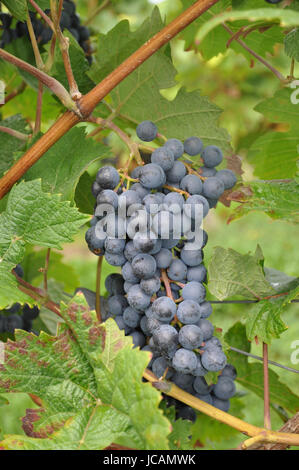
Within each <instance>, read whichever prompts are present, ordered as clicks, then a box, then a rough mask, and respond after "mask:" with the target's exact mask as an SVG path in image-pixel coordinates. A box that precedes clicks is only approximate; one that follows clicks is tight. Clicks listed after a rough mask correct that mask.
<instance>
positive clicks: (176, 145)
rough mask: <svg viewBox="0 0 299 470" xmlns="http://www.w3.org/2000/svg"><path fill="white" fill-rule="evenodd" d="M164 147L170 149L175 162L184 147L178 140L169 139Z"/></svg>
mask: <svg viewBox="0 0 299 470" xmlns="http://www.w3.org/2000/svg"><path fill="white" fill-rule="evenodd" d="M164 147H166V148H168V149H170V150H171V151H172V152H173V155H174V158H175V160H177V159H178V158H180V157H181V156H182V155H183V153H184V145H183V143H182V142H181V141H180V140H178V139H169V140H167V142H165V144H164Z"/></svg>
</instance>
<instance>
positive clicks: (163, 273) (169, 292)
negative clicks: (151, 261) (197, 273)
mask: <svg viewBox="0 0 299 470" xmlns="http://www.w3.org/2000/svg"><path fill="white" fill-rule="evenodd" d="M161 277H162V280H163V283H164V286H165V290H166V295H167V297H169V298H170V299H171V300H174V299H173V295H172V290H171V287H170V283H169V279H168V276H167V273H166V271H165V269H161Z"/></svg>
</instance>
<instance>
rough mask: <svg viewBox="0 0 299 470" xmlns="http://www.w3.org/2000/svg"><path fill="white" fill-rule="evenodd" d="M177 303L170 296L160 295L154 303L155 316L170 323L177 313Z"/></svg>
mask: <svg viewBox="0 0 299 470" xmlns="http://www.w3.org/2000/svg"><path fill="white" fill-rule="evenodd" d="M176 310H177V309H176V304H175V302H174V301H173V300H172V299H170V298H169V297H159V298H158V299H156V300H154V302H153V304H152V312H153V315H154V317H155V318H156V319H157V320H159V321H161V322H163V323H170V322H171V320H173V318H174V316H175V314H176Z"/></svg>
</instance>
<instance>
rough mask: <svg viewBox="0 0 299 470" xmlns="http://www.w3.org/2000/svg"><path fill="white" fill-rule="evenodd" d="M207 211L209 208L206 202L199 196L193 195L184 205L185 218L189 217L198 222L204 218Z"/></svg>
mask: <svg viewBox="0 0 299 470" xmlns="http://www.w3.org/2000/svg"><path fill="white" fill-rule="evenodd" d="M206 181H207V180H206ZM209 210H210V206H209V203H208V201H207V200H206V198H205V197H204V196H201V195H200V194H194V195H193V196H190V197H188V199H187V200H186V202H185V205H184V212H185V214H186V216H187V217H191V218H192V219H197V220H200V219H202V217H206V215H207V214H208V212H209Z"/></svg>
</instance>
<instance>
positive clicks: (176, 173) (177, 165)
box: [166, 160, 187, 183]
mask: <svg viewBox="0 0 299 470" xmlns="http://www.w3.org/2000/svg"><path fill="white" fill-rule="evenodd" d="M186 173H187V170H186V167H185V165H184V163H182V162H180V161H178V160H176V161H175V162H174V164H173V167H172V168H171V169H170V170H169V171H167V172H166V177H167V181H168V182H169V183H180V181H181V180H182V179H183V178H184V176H185V175H186Z"/></svg>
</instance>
